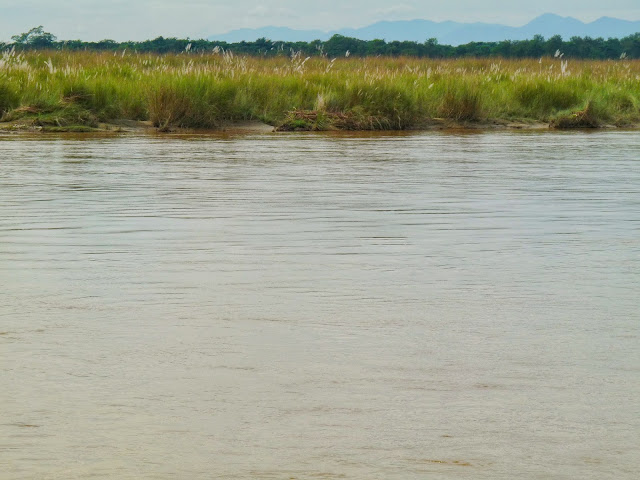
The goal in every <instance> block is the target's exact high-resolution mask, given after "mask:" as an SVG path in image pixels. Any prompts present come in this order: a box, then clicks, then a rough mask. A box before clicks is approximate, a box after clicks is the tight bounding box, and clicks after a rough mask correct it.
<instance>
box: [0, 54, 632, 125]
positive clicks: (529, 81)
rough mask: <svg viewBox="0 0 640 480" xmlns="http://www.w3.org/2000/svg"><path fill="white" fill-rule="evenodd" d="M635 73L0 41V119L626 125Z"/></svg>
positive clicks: (545, 64)
mask: <svg viewBox="0 0 640 480" xmlns="http://www.w3.org/2000/svg"><path fill="white" fill-rule="evenodd" d="M639 79H640V61H628V60H619V61H571V62H567V61H564V60H562V59H561V58H542V59H539V60H510V61H505V60H502V61H496V60H486V59H485V60H480V59H459V60H419V59H409V58H339V59H336V58H333V59H331V58H326V57H314V58H302V57H301V55H299V54H296V53H293V54H292V55H291V57H277V58H269V59H267V58H255V57H237V56H234V55H233V54H232V53H229V52H227V53H211V54H197V55H193V54H186V53H185V54H181V55H165V56H159V55H148V54H145V55H143V54H130V53H125V54H118V55H117V56H114V55H112V54H105V53H96V52H75V53H72V52H59V51H58V52H31V53H26V54H17V53H15V52H4V53H3V55H2V58H1V59H0V115H1V117H0V122H2V127H0V128H2V129H3V130H5V131H6V130H21V129H27V130H29V129H31V130H42V131H76V132H82V131H96V130H111V131H118V129H123V130H124V129H126V128H133V127H132V126H133V125H137V126H144V128H150V129H154V130H155V131H159V132H169V131H176V130H182V129H205V130H207V129H214V130H221V129H225V128H232V126H234V125H238V124H242V123H246V122H253V123H255V122H261V123H262V124H266V125H269V126H270V127H271V128H274V129H276V130H278V131H297V130H316V131H323V130H408V129H432V128H436V129H442V128H461V127H462V128H549V127H550V126H551V127H552V128H598V127H604V126H616V127H633V126H635V125H638V124H639V123H640V81H639ZM136 128H137V127H136Z"/></svg>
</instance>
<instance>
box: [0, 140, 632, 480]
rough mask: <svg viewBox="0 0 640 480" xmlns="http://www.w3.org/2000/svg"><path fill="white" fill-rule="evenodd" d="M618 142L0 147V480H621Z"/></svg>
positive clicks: (622, 228)
mask: <svg viewBox="0 0 640 480" xmlns="http://www.w3.org/2000/svg"><path fill="white" fill-rule="evenodd" d="M639 298H640V135H638V134H637V133H633V132H624V131H600V132H594V133H589V132H572V133H544V134H540V133H527V132H489V133H463V132H459V133H435V132H432V133H413V134H371V135H366V134H353V135H350V134H318V135H315V134H246V135H232V134H228V135H217V136H211V135H209V136H199V135H191V136H189V135H183V136H180V135H175V136H153V135H148V136H135V135H132V136H113V137H111V136H69V135H51V136H49V135H39V136H25V135H4V136H0V412H1V418H0V478H2V479H3V480H4V479H12V480H13V479H36V478H37V479H65V480H67V479H75V478H77V479H85V478H117V479H169V478H184V479H210V478H236V479H286V480H288V479H300V480H302V479H331V478H336V479H338V478H345V479H357V480H365V479H366V480H369V479H394V480H395V479H397V480H401V479H402V480H406V479H459V478H473V479H513V478H527V479H549V478H554V479H567V480H568V479H578V478H579V479H591V478H592V479H598V480H603V479H616V480H618V479H635V478H637V475H638V470H639V469H640V449H639V448H638V446H639V445H640V400H639V399H640V344H639V341H638V334H639V330H640V300H639Z"/></svg>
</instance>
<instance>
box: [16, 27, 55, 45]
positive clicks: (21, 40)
mask: <svg viewBox="0 0 640 480" xmlns="http://www.w3.org/2000/svg"><path fill="white" fill-rule="evenodd" d="M11 40H13V42H14V43H16V44H18V45H23V46H28V47H32V48H48V47H51V46H53V44H54V43H55V41H56V40H57V38H56V36H55V35H53V34H51V33H49V32H45V31H44V28H43V27H42V25H40V26H39V27H34V28H32V29H31V30H29V31H28V32H26V33H21V34H19V35H14V36H12V37H11Z"/></svg>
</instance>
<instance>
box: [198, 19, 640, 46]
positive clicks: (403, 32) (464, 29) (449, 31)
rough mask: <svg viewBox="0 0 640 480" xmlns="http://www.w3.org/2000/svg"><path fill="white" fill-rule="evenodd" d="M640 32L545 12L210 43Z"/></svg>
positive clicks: (232, 35)
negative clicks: (499, 20)
mask: <svg viewBox="0 0 640 480" xmlns="http://www.w3.org/2000/svg"><path fill="white" fill-rule="evenodd" d="M637 32H640V21H629V20H621V19H618V18H611V17H602V18H599V19H598V20H595V21H594V22H590V23H584V22H581V21H580V20H577V19H575V18H573V17H561V16H559V15H554V14H552V13H545V14H544V15H540V16H539V17H537V18H535V19H533V20H532V21H531V22H529V23H527V24H526V25H523V26H522V27H511V26H507V25H500V24H494V23H460V22H453V21H446V22H432V21H430V20H398V21H382V22H377V23H374V24H372V25H368V26H366V27H362V28H343V29H339V30H332V31H327V32H325V31H322V30H295V29H292V28H288V27H273V26H268V27H261V28H255V29H251V28H243V29H239V30H232V31H230V32H227V33H222V34H218V35H212V36H211V37H209V40H220V41H226V42H230V43H232V42H240V41H243V40H245V41H254V40H256V39H258V38H268V39H271V40H282V41H305V42H309V41H311V40H328V39H329V38H331V36H333V35H334V34H340V35H345V36H348V37H355V38H359V39H361V40H374V39H377V38H379V39H384V40H387V41H393V40H409V41H415V42H424V41H425V40H427V39H429V38H436V39H438V41H439V42H440V43H442V44H447V45H460V44H464V43H468V42H496V41H500V40H525V39H528V38H532V37H533V36H534V35H542V36H544V37H545V38H549V37H552V36H554V35H560V36H562V37H563V38H564V39H566V40H568V39H570V38H571V37H574V36H577V37H586V36H589V37H594V38H597V37H603V38H610V37H618V38H622V37H626V36H628V35H632V34H634V33H637Z"/></svg>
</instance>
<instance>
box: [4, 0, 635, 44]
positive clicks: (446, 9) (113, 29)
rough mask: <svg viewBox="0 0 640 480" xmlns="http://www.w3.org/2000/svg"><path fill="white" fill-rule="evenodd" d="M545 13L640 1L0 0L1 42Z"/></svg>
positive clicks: (499, 19)
mask: <svg viewBox="0 0 640 480" xmlns="http://www.w3.org/2000/svg"><path fill="white" fill-rule="evenodd" d="M543 13H555V14H558V15H562V16H572V17H575V18H578V19H580V20H582V21H593V20H595V19H597V18H599V17H601V16H610V17H617V18H622V19H625V20H640V1H639V0H607V1H602V0H535V1H521V0H509V1H505V0H447V1H443V0H397V3H392V2H391V1H390V0H322V1H317V0H313V1H306V0H271V1H268V2H265V1H256V0H232V1H229V0H223V1H220V0H0V41H8V40H9V39H10V38H11V36H12V35H16V34H19V33H22V32H26V31H28V30H29V29H30V28H32V27H36V26H38V25H43V26H44V29H45V31H47V32H51V33H53V34H54V35H56V36H57V37H58V38H59V39H60V40H70V39H81V40H102V39H106V38H110V39H113V40H118V41H123V40H146V39H151V38H155V37H157V36H160V35H162V36H165V37H179V38H186V37H190V38H206V37H208V36H210V35H214V34H216V33H225V32H227V31H229V30H233V29H236V28H245V27H248V28H255V27H262V26H270V25H273V26H287V27H292V28H296V29H319V30H325V31H328V30H335V29H339V28H345V27H362V26H365V25H369V24H371V23H374V22H377V21H380V20H409V19H417V18H420V19H427V20H434V21H444V20H455V21H460V22H488V23H502V24H505V25H512V26H520V25H524V24H525V23H527V22H528V21H530V20H532V19H533V18H534V17H536V16H538V15H541V14H543Z"/></svg>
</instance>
